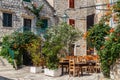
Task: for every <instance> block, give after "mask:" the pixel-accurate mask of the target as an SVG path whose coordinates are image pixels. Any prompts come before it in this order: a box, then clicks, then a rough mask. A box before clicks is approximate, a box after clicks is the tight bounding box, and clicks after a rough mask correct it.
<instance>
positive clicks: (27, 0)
mask: <svg viewBox="0 0 120 80" xmlns="http://www.w3.org/2000/svg"><path fill="white" fill-rule="evenodd" d="M23 1H26V2H31V0H23Z"/></svg>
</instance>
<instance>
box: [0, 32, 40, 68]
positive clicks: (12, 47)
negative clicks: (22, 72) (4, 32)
mask: <svg viewBox="0 0 120 80" xmlns="http://www.w3.org/2000/svg"><path fill="white" fill-rule="evenodd" d="M38 38H39V36H36V35H35V34H34V33H32V32H23V33H19V32H14V33H12V34H11V35H9V36H5V37H3V42H2V49H1V54H0V55H1V56H3V57H5V58H6V59H8V61H9V62H10V63H12V64H13V59H15V60H16V63H17V66H20V65H22V63H23V61H22V55H23V53H25V52H27V47H28V46H31V42H32V40H38ZM12 53H14V54H12Z"/></svg>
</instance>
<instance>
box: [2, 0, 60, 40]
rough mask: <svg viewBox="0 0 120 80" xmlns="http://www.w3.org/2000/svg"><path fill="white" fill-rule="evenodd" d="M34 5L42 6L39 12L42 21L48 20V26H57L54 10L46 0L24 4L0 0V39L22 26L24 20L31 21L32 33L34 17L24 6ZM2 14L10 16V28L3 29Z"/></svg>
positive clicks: (15, 0)
mask: <svg viewBox="0 0 120 80" xmlns="http://www.w3.org/2000/svg"><path fill="white" fill-rule="evenodd" d="M32 2H34V3H36V5H37V6H40V5H42V4H43V5H44V7H43V9H42V11H41V12H40V14H41V16H42V18H43V19H47V20H48V26H52V25H56V24H57V21H58V20H57V17H55V16H54V15H53V14H54V9H53V8H52V7H51V6H50V5H49V3H48V2H47V1H46V0H31V2H26V1H23V0H0V39H2V37H3V36H5V35H8V34H10V33H12V32H14V31H15V30H17V29H19V28H20V27H22V26H23V25H24V19H31V31H34V30H33V29H34V27H35V21H36V18H35V16H34V15H33V14H32V13H31V12H30V11H28V10H26V9H25V7H26V6H31V3H32ZM3 13H10V14H12V27H3Z"/></svg>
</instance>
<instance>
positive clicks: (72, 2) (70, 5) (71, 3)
mask: <svg viewBox="0 0 120 80" xmlns="http://www.w3.org/2000/svg"><path fill="white" fill-rule="evenodd" d="M69 8H74V0H69Z"/></svg>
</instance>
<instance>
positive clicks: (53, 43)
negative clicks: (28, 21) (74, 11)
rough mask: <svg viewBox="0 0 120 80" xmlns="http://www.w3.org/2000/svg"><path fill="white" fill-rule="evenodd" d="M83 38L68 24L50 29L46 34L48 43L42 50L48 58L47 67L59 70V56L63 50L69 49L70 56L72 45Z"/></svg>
mask: <svg viewBox="0 0 120 80" xmlns="http://www.w3.org/2000/svg"><path fill="white" fill-rule="evenodd" d="M80 37H81V32H80V33H79V32H78V31H77V30H76V29H75V28H73V27H72V26H70V25H67V24H66V23H62V24H60V25H58V26H53V27H51V28H48V30H47V33H46V34H45V39H46V41H45V42H44V46H43V48H42V52H43V54H44V55H45V56H46V66H47V67H48V68H49V69H57V68H58V64H59V55H60V50H61V49H63V48H64V49H67V50H68V51H69V52H68V53H69V54H70V45H71V44H72V43H74V42H75V41H77V40H78V38H80Z"/></svg>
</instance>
